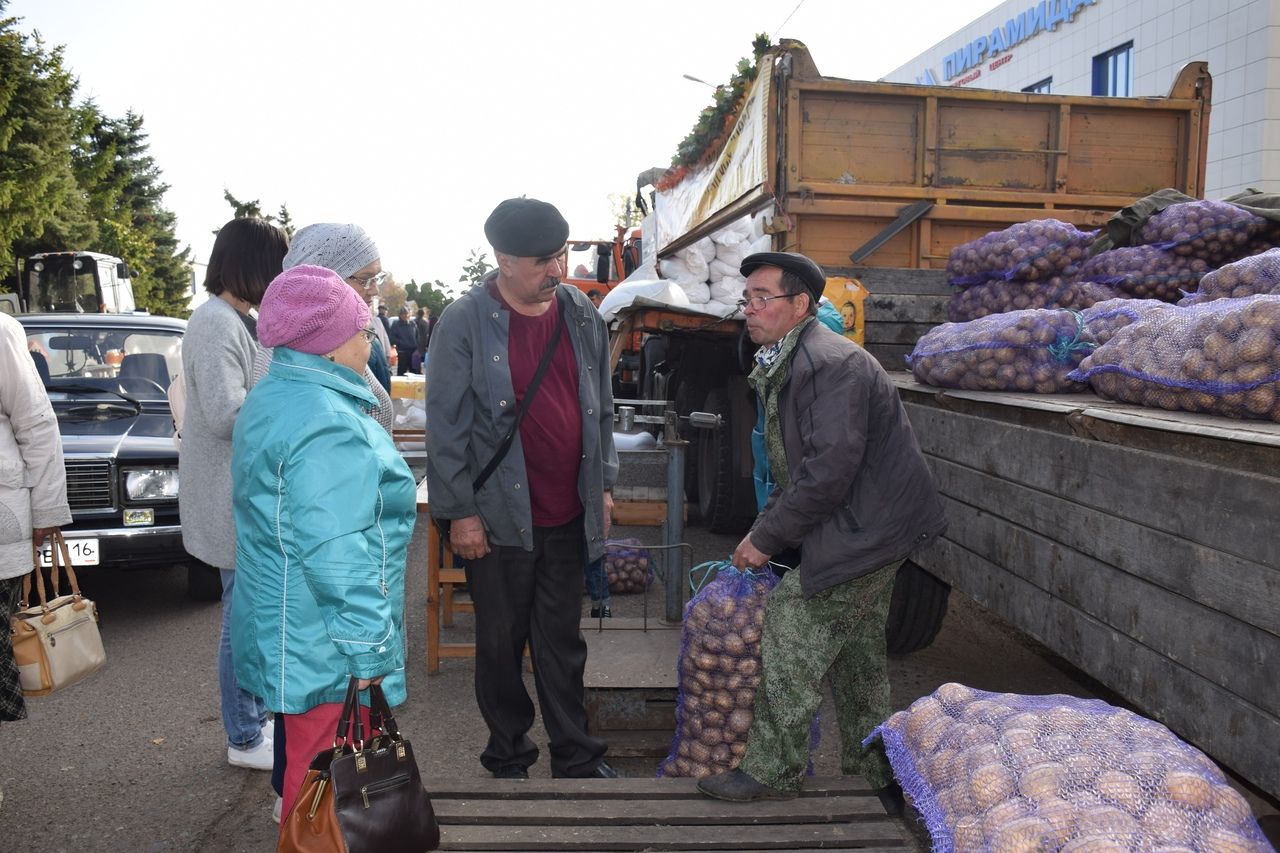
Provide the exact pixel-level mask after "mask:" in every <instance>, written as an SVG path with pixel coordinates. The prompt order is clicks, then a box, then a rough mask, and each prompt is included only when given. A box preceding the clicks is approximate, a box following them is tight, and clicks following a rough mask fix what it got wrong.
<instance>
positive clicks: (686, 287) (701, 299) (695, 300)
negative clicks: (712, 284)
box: [680, 281, 711, 305]
mask: <svg viewBox="0 0 1280 853" xmlns="http://www.w3.org/2000/svg"><path fill="white" fill-rule="evenodd" d="M680 289H681V290H683V291H684V295H685V296H687V297H689V302H691V303H692V304H694V305H706V304H707V303H708V302H710V301H711V288H709V287H707V285H705V284H703V283H702V282H700V281H694V282H689V283H688V284H686V283H684V282H680Z"/></svg>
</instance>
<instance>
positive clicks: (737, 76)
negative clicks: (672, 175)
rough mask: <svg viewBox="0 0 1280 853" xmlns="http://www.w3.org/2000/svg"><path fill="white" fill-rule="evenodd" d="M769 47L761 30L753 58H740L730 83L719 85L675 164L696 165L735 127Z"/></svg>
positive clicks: (752, 43) (687, 137) (683, 142)
mask: <svg viewBox="0 0 1280 853" xmlns="http://www.w3.org/2000/svg"><path fill="white" fill-rule="evenodd" d="M768 50H769V36H768V35H766V34H765V33H760V34H759V35H757V36H756V37H755V40H754V41H752V42H751V59H746V58H744V59H740V60H738V67H737V69H736V71H735V73H734V75H733V77H731V78H730V79H729V83H728V85H724V86H717V87H716V93H715V97H714V100H713V101H712V103H711V106H709V107H707V108H706V109H704V110H703V111H702V112H701V113H699V114H698V122H697V124H695V125H694V127H693V130H691V131H689V135H688V136H686V137H685V138H684V139H683V140H682V141H681V142H680V145H679V146H678V147H677V148H676V154H675V156H674V157H672V158H671V165H672V166H674V167H685V168H687V169H691V168H696V167H697V166H700V165H702V164H703V163H705V162H706V161H707V160H709V159H710V158H711V157H712V156H714V155H715V154H716V153H718V151H719V147H720V146H719V145H718V144H717V143H719V142H720V141H721V140H722V139H723V138H724V137H725V136H727V135H728V133H729V131H730V130H732V129H733V122H734V121H735V119H736V118H737V115H738V109H739V107H740V106H741V104H742V99H743V98H744V97H746V94H747V88H748V87H749V86H750V85H751V83H752V82H753V81H754V80H755V79H756V74H757V73H759V70H760V58H761V57H762V56H764V55H765V53H766V52H768Z"/></svg>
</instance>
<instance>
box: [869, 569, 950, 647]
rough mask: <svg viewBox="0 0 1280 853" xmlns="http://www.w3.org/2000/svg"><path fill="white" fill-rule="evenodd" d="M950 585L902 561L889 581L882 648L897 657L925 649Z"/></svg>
mask: <svg viewBox="0 0 1280 853" xmlns="http://www.w3.org/2000/svg"><path fill="white" fill-rule="evenodd" d="M950 595H951V586H950V585H949V584H946V583H943V582H942V581H940V580H938V579H937V578H935V577H934V576H933V575H931V574H929V573H928V572H926V571H925V570H924V569H922V568H920V567H919V566H918V565H916V564H915V563H913V562H912V561H911V560H907V561H906V562H905V563H903V564H902V568H900V569H898V576H897V578H895V579H894V582H893V598H892V600H891V601H890V603H889V618H888V619H887V620H886V621H885V631H884V633H885V647H886V649H887V650H888V652H889V654H890V655H893V656H901V655H909V654H911V653H912V652H918V651H920V650H921V649H925V648H928V647H929V645H930V644H931V643H933V641H934V638H935V637H937V636H938V631H939V630H941V628H942V620H943V618H944V617H945V616H946V615H947V598H948V597H949V596H950Z"/></svg>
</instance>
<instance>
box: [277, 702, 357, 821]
mask: <svg viewBox="0 0 1280 853" xmlns="http://www.w3.org/2000/svg"><path fill="white" fill-rule="evenodd" d="M341 714H342V703H341V702H327V703H325V704H324V705H317V706H316V707H314V708H312V709H311V710H310V711H308V712H307V713H305V714H281V715H280V716H281V717H283V719H284V748H285V764H284V793H283V794H282V795H281V796H282V799H283V802H282V803H281V804H280V814H281V816H282V817H281V820H280V825H281V826H283V825H284V818H287V817H288V816H289V810H290V809H292V808H293V802H294V800H296V799H297V798H298V789H299V788H301V787H302V780H303V779H305V778H306V775H307V769H308V768H309V767H310V766H311V760H312V759H313V758H315V757H316V753H318V752H320V751H321V750H322V749H329V748H331V747H332V746H333V735H334V733H335V731H336V730H337V728H338V717H339V716H340V715H341ZM360 719H361V721H362V722H363V723H364V728H365V731H366V732H367V731H368V730H369V709H368V708H367V707H366V706H364V705H361V706H360Z"/></svg>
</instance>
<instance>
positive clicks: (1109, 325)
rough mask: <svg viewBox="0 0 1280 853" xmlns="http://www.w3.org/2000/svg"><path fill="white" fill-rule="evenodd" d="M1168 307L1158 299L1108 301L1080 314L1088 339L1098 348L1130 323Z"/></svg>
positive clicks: (1096, 304) (1167, 304) (1098, 303)
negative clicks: (1087, 331)
mask: <svg viewBox="0 0 1280 853" xmlns="http://www.w3.org/2000/svg"><path fill="white" fill-rule="evenodd" d="M1168 307H1169V303H1167V302H1161V301H1160V300H1158V299H1108V300H1106V301H1105V302H1097V303H1095V304H1094V305H1092V306H1090V307H1089V308H1086V309H1085V310H1084V311H1081V312H1080V313H1081V314H1083V315H1084V324H1085V327H1086V328H1087V329H1088V330H1089V335H1090V337H1092V339H1093V340H1094V341H1095V342H1096V343H1097V345H1098V346H1102V345H1103V344H1105V343H1106V342H1107V341H1109V340H1111V339H1112V338H1113V337H1115V334H1116V332H1118V331H1120V330H1121V329H1123V328H1124V327H1125V326H1128V325H1129V324H1130V323H1133V322H1136V321H1138V320H1141V319H1142V318H1143V317H1146V316H1147V315H1148V314H1152V313H1154V312H1156V311H1161V310H1164V309H1167V308H1168Z"/></svg>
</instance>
